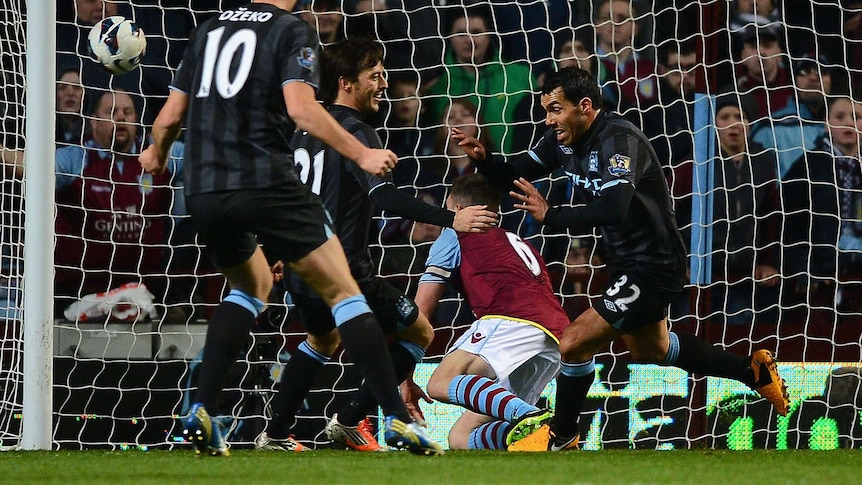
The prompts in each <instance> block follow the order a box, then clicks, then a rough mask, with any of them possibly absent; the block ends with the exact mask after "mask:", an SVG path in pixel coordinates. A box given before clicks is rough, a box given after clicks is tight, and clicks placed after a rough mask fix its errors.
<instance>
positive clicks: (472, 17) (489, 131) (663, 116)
mask: <svg viewBox="0 0 862 485" xmlns="http://www.w3.org/2000/svg"><path fill="white" fill-rule="evenodd" d="M242 3H244V2H240V1H235V0H225V1H222V2H221V4H222V5H221V8H222V9H229V8H234V7H237V6H239V5H241V4H242ZM57 5H58V12H57V20H58V23H57V51H58V56H57V126H56V130H55V131H56V143H57V148H58V157H57V180H58V182H61V181H62V182H63V183H58V184H57V201H58V208H59V210H58V219H57V231H58V239H57V245H58V255H62V256H63V257H64V259H63V260H62V261H58V263H57V264H58V265H59V266H58V275H66V274H67V273H70V272H71V273H74V276H75V277H74V278H71V277H70V278H68V279H67V278H65V277H64V278H61V279H60V280H58V282H59V283H58V288H57V292H58V296H60V297H62V300H61V301H63V302H64V304H65V303H66V302H67V301H69V300H74V299H76V298H80V297H81V296H83V295H85V294H88V293H92V292H98V291H106V290H108V289H110V288H114V287H116V286H118V285H120V284H122V283H125V282H128V281H138V280H141V279H143V281H146V282H147V283H149V286H152V288H153V290H154V292H155V293H157V298H158V299H159V300H160V301H162V302H163V303H165V304H166V305H168V307H171V306H172V305H174V304H178V303H179V302H182V301H186V302H190V301H191V296H190V295H189V293H191V292H193V291H196V290H195V288H194V284H193V282H194V273H195V272H196V271H197V272H198V273H200V272H201V270H202V269H203V268H206V267H207V265H208V262H207V260H206V256H205V255H201V254H199V251H198V250H197V247H196V246H195V244H194V232H193V231H192V230H191V228H190V227H188V224H187V223H186V220H185V219H184V218H183V217H182V215H183V212H184V208H183V206H182V197H181V196H179V194H180V193H181V192H180V191H181V190H182V187H181V185H180V184H181V182H180V179H179V178H178V177H176V174H175V173H174V174H173V175H171V174H169V175H168V177H167V178H165V180H158V181H154V180H147V181H145V180H144V179H143V178H142V177H141V175H142V174H141V173H140V169H139V168H140V167H139V165H135V164H136V159H137V155H138V154H139V153H140V149H141V147H142V146H143V145H145V144H146V143H147V140H146V128H147V126H148V125H150V124H151V123H152V120H153V118H154V116H155V114H156V113H157V112H158V110H159V108H160V107H161V105H162V104H163V102H164V99H165V97H166V95H167V86H168V84H169V82H170V79H171V75H172V73H173V71H174V70H175V69H176V67H177V64H178V62H179V59H180V58H181V55H182V52H183V48H184V46H185V42H186V39H187V38H188V34H189V32H190V31H191V30H192V29H193V28H194V26H195V25H198V24H200V22H201V21H202V20H203V19H205V18H207V17H209V16H211V15H213V14H215V13H216V11H215V10H212V9H211V8H210V6H209V2H203V1H200V2H199V1H197V0H168V1H158V2H156V1H154V0H142V1H136V0H132V1H129V2H126V1H122V2H119V1H104V0H61V1H58V2H57ZM297 11H298V15H300V16H301V17H302V18H303V20H305V21H306V22H308V23H309V24H311V25H312V26H313V27H314V28H315V29H316V30H317V31H318V33H319V36H320V39H321V43H322V45H323V47H324V48H325V47H326V45H327V44H331V43H333V42H336V41H338V40H340V39H343V38H345V37H350V36H372V37H375V38H377V39H379V40H381V41H382V42H383V43H384V45H385V47H386V52H387V54H386V66H387V69H388V76H389V84H390V87H389V89H388V92H387V97H388V100H389V103H388V107H387V109H382V110H381V112H380V113H379V115H378V119H376V120H372V121H373V124H374V125H375V126H378V127H379V132H380V134H381V138H382V139H383V141H384V143H385V144H386V146H387V147H389V148H390V149H392V150H393V151H395V152H396V153H397V154H398V155H399V157H400V158H399V159H400V162H399V165H398V166H397V167H396V169H395V171H394V181H395V183H396V185H398V186H402V187H412V188H413V189H415V191H416V193H417V195H418V196H420V197H421V198H423V199H424V200H426V201H429V202H431V203H434V204H436V205H443V203H444V200H445V198H446V196H447V190H448V187H450V186H451V183H452V181H453V180H454V179H455V178H457V177H458V176H460V175H463V174H465V173H472V172H473V171H474V169H475V167H474V166H473V165H472V162H471V160H470V159H469V158H467V157H466V156H465V155H464V153H463V151H462V150H460V149H459V148H458V147H457V146H454V145H453V144H452V142H451V139H450V138H449V136H448V133H449V130H450V128H452V127H457V128H459V129H461V130H462V131H464V132H465V133H467V134H470V135H475V136H477V137H478V138H480V139H481V140H482V141H483V143H484V144H485V146H487V147H491V148H492V151H494V152H495V153H498V154H502V155H509V154H514V153H519V152H523V151H525V150H528V149H529V148H530V146H531V145H532V143H533V141H535V140H536V139H537V138H538V137H540V136H541V134H542V133H543V131H544V127H543V125H542V122H543V120H544V114H543V112H542V109H541V105H540V104H539V101H538V100H539V89H540V87H541V83H542V80H543V78H544V76H545V75H546V74H547V73H548V72H550V71H552V70H554V69H557V68H560V67H564V66H569V65H577V66H579V67H581V68H582V69H585V70H588V71H589V72H591V73H593V74H594V75H595V77H596V80H597V82H598V83H599V84H600V85H601V87H602V93H603V98H604V107H605V109H608V110H613V111H616V112H619V113H621V114H622V115H623V116H625V117H627V118H628V119H630V120H631V121H632V122H634V123H635V125H636V126H638V127H640V128H641V129H642V130H643V131H644V132H645V134H647V136H649V137H650V139H651V141H652V142H653V146H654V149H655V150H656V153H657V154H658V155H659V159H660V160H663V161H665V163H666V167H665V168H666V174H667V179H668V183H669V186H670V188H671V193H672V195H673V198H674V203H675V208H676V212H677V222H678V225H679V226H680V228H681V229H682V230H683V234H684V236H685V238H686V242H689V241H690V236H691V228H692V215H693V207H692V205H693V203H694V202H695V199H694V198H693V193H692V178H693V174H694V160H695V156H696V150H697V149H698V148H701V149H702V147H695V145H694V142H693V140H694V135H695V131H696V130H697V129H698V128H699V127H697V126H696V125H695V120H694V117H695V106H696V103H695V96H696V93H699V92H700V93H704V92H706V93H709V94H713V95H716V97H715V98H714V103H713V104H712V106H711V110H710V111H711V113H712V122H711V124H712V126H714V128H715V150H714V153H711V154H710V156H711V157H712V165H711V166H712V169H713V180H714V187H715V188H714V190H713V191H712V192H711V193H712V195H713V204H712V207H713V212H712V214H710V215H709V216H708V217H709V219H710V220H712V221H714V223H713V224H712V240H711V247H712V252H711V256H712V258H711V262H712V281H713V283H711V284H709V285H708V287H709V288H710V289H711V290H712V291H711V293H710V299H711V305H710V307H709V309H708V310H707V314H708V315H709V316H710V317H711V318H713V319H717V320H719V321H723V322H725V323H727V324H751V323H775V322H778V321H780V320H781V319H782V318H799V317H800V314H799V313H798V311H801V310H800V309H803V308H804V309H807V310H806V311H807V312H808V313H807V314H805V315H802V318H808V319H810V320H811V321H812V322H818V321H823V322H825V321H831V322H834V321H835V319H836V318H841V317H842V316H846V315H850V316H856V317H859V316H860V315H862V284H860V283H858V281H859V280H860V277H862V165H860V163H862V162H860V132H862V93H860V92H859V88H858V86H862V1H860V0H834V1H832V2H828V1H827V2H818V3H816V4H812V3H811V2H809V1H807V0H805V1H800V0H783V1H782V0H774V1H772V0H736V1H734V2H729V3H728V4H727V5H724V4H722V3H721V2H718V3H715V4H711V5H709V6H702V5H699V4H698V3H696V2H684V1H680V0H653V1H646V0H644V1H640V2H639V1H634V2H629V1H627V0H597V1H594V2H570V1H565V0H545V1H520V2H515V1H500V0H495V1H490V2H487V1H486V2H470V1H464V2H452V1H439V0H438V1H434V2H428V1H418V0H359V1H350V2H341V1H335V0H305V1H300V2H299V3H298V5H297ZM108 15H124V16H126V17H128V18H132V19H134V20H135V21H136V22H137V23H138V25H139V26H141V28H142V29H143V30H144V31H145V33H146V34H147V41H148V46H147V52H146V55H145V57H144V59H143V64H142V67H141V68H140V69H137V70H135V71H133V72H132V73H129V74H125V75H121V76H110V75H107V74H106V73H105V72H103V71H101V70H100V69H99V68H98V66H97V65H96V64H95V63H94V62H92V61H91V60H90V59H89V58H88V53H87V45H86V39H87V33H88V31H89V29H90V28H91V26H92V25H93V24H95V23H96V22H98V21H99V20H100V19H101V18H103V17H104V16H108ZM711 23H712V24H711ZM711 25H712V27H710V26H711ZM705 29H711V32H712V33H709V35H706V34H707V33H708V32H707V31H706V30H705ZM701 34H704V35H701ZM4 65H6V64H5V63H4ZM4 72H5V71H4ZM7 77H9V75H8V74H7ZM7 81H8V80H7ZM10 85H11V86H16V85H17V86H19V87H20V85H21V83H17V84H16V83H14V82H12V83H10V82H7V83H6V86H10ZM108 93H111V94H113V96H105V94H108ZM118 93H119V94H118ZM13 94H14V93H13ZM7 99H15V96H14V95H12V96H7ZM8 109H12V107H11V105H10V106H9V107H7V110H8ZM20 119H21V116H20V114H19V116H7V117H4V121H3V126H2V140H0V144H2V145H3V147H4V152H3V153H4V158H3V161H4V164H5V165H6V170H5V176H6V178H5V182H6V184H7V188H8V189H9V190H8V191H4V194H6V196H5V198H4V200H3V205H4V207H3V209H4V214H5V213H6V211H7V210H8V211H9V212H10V213H12V214H19V212H20V211H19V210H16V208H15V207H16V206H15V205H10V204H16V203H17V204H20V198H17V199H16V198H15V197H10V196H9V194H15V193H16V191H17V193H20V187H19V186H18V185H17V184H20V179H21V177H22V176H23V173H22V167H20V166H19V165H15V161H14V158H15V157H14V156H13V155H12V151H13V150H16V149H21V148H23V140H22V138H21V134H22V127H23V124H20ZM117 127H124V128H122V129H119V128H117ZM106 130H107V132H106ZM122 137H125V139H126V140H125V141H126V142H127V143H126V142H124V143H118V140H117V138H122ZM71 147H78V148H77V149H76V150H78V151H74V152H70V149H71ZM82 149H83V150H82ZM72 153H74V154H77V156H79V157H81V158H83V157H88V158H87V160H90V163H77V164H73V165H72V166H71V167H70V164H69V163H64V161H66V162H68V157H69V156H70V154H72ZM80 153H84V154H85V155H83V156H82V155H80ZM179 155H181V153H179V154H178V156H179ZM100 160H104V161H106V164H105V165H104V166H103V167H102V168H101V169H99V168H97V167H98V165H97V162H98V161H100ZM129 167H132V168H131V169H130V168H129ZM70 170H71V171H70ZM129 170H132V171H131V172H130V171H129ZM178 170H179V168H178ZM63 177H65V178H63ZM144 178H145V177H144ZM94 181H95V182H94ZM145 182H146V184H150V185H146V186H145ZM136 183H139V184H140V187H139V186H137V185H135V184H136ZM10 184H11V185H10ZM99 184H102V185H103V186H107V187H114V188H117V187H120V188H123V187H125V189H126V190H119V191H115V192H114V193H115V194H116V195H115V196H114V198H113V199H112V198H111V197H109V196H108V197H98V196H96V197H87V193H88V192H87V190H86V189H87V188H89V187H92V186H94V185H99ZM538 186H539V187H540V188H541V190H542V191H544V192H545V193H546V194H547V196H548V198H549V200H551V201H552V204H554V203H566V202H576V201H572V200H571V197H572V193H571V190H570V189H569V181H568V179H567V177H566V174H564V173H556V174H554V175H552V176H551V177H550V178H548V179H545V180H543V181H541V182H540V183H539V185H538ZM154 187H155V190H154V189H153V188H154ZM108 190H110V189H108ZM123 194H124V195H123ZM117 197H123V198H124V199H123V200H122V201H119V200H118V199H117ZM16 200H17V202H16ZM507 204H508V205H507ZM503 212H504V217H503V220H502V224H503V225H504V227H505V228H507V229H510V230H513V231H516V232H518V233H519V234H520V235H521V236H522V237H524V238H525V239H526V240H528V241H530V242H531V243H533V244H535V245H536V246H537V248H538V249H539V250H540V251H541V252H542V254H543V256H544V257H545V259H546V260H547V261H548V262H549V266H550V269H551V273H552V274H553V275H554V276H555V277H556V278H557V280H558V281H557V282H556V285H555V288H556V289H557V291H558V293H559V294H561V296H563V297H564V302H565V303H566V306H567V310H568V311H569V312H570V313H571V314H572V315H575V314H577V313H578V312H579V310H581V309H583V307H584V306H585V305H587V304H588V300H587V295H588V294H589V293H590V289H591V287H593V286H595V287H596V288H602V287H603V285H602V284H601V283H600V281H601V279H602V278H603V275H602V271H601V269H600V267H601V261H602V255H601V254H598V253H597V252H596V251H594V250H593V241H594V236H593V235H591V234H570V235H569V234H552V233H549V232H548V231H547V230H543V229H542V227H541V225H540V224H538V223H537V222H536V221H533V220H532V219H531V218H530V217H529V216H528V215H525V213H522V212H521V211H516V210H513V209H512V207H511V201H508V202H504V204H503ZM68 214H74V215H75V217H77V218H79V219H80V220H82V221H86V220H93V219H94V218H96V219H97V218H98V216H99V215H101V216H108V218H109V219H110V218H112V220H113V224H114V225H113V226H111V227H110V228H109V229H108V230H106V231H102V232H101V233H98V232H95V226H94V227H89V226H88V225H87V223H84V222H76V221H77V219H76V221H72V220H70V219H69V217H71V216H68ZM118 214H119V215H120V216H122V217H120V219H123V218H125V219H124V220H127V221H132V222H129V224H133V225H135V227H139V228H140V229H139V232H138V233H136V234H133V235H126V236H123V237H125V239H118V237H119V236H120V231H117V230H116V229H117V228H118V227H120V225H121V224H123V222H122V221H121V220H119V219H117V217H119V216H118ZM15 217H18V216H15ZM378 219H379V225H380V230H379V232H378V233H377V235H376V237H377V238H378V241H377V242H378V244H373V245H372V246H373V248H375V252H376V254H375V256H376V257H377V258H378V260H379V261H380V271H381V273H382V274H384V275H402V276H403V275H408V276H407V277H406V278H405V277H401V279H400V280H399V281H400V284H403V285H404V286H405V288H407V289H408V291H409V290H415V284H413V285H412V288H411V279H410V278H411V276H412V277H418V275H419V274H420V273H421V272H422V269H423V265H424V252H425V251H427V249H428V247H429V244H428V243H429V242H430V241H433V240H434V239H435V238H436V236H437V234H438V232H439V229H435V228H434V227H431V226H427V225H424V224H414V223H412V222H411V221H403V220H399V219H397V218H392V217H389V216H387V214H385V213H383V214H380V217H379V218H378ZM18 222H20V221H18ZM8 225H12V226H15V225H17V224H16V223H15V221H5V220H4V227H5V226H8ZM88 231H89V232H88ZM20 237H21V236H20V234H19V233H17V232H14V231H7V232H4V239H5V240H4V254H3V255H4V260H3V263H4V264H3V270H2V271H3V272H4V273H6V275H4V276H7V277H8V276H14V275H15V274H17V272H18V271H20V268H17V269H16V268H15V267H14V266H15V261H16V255H19V253H20V248H21V239H20ZM64 241H65V242H70V243H71V244H72V246H74V247H67V246H68V245H66V244H65V242H64ZM82 241H89V242H94V244H81V243H82ZM99 242H102V243H104V242H110V243H111V244H113V245H114V246H115V247H117V248H120V249H123V250H124V251H131V253H129V254H126V253H123V254H124V255H123V257H122V258H116V257H115V256H116V254H117V253H116V251H113V252H112V251H111V250H104V248H102V249H99V247H100V245H99V244H98V243H99ZM141 243H143V245H141ZM109 246H110V245H109ZM134 247H137V250H135V249H134ZM16 248H17V249H16ZM82 261H83V262H84V263H83V264H80V265H78V264H76V263H77V262H82ZM106 268H109V269H110V270H109V271H107V272H105V271H104V270H105V269H106ZM596 268H599V269H596ZM99 269H101V270H103V271H102V272H99V271H96V270H99ZM166 275H174V276H172V277H171V278H165V276H166ZM179 275H186V276H187V277H186V278H185V279H184V278H180V277H179ZM170 281H174V282H177V281H179V282H184V284H180V285H177V284H176V283H174V284H173V287H172V286H171V283H170ZM197 291H199V290H197ZM689 304H690V301H689V298H688V297H686V298H684V299H681V300H680V302H679V304H678V305H675V306H678V308H677V309H676V311H675V312H674V313H673V315H677V316H679V315H685V314H690V313H691V312H692V311H693V310H691V309H690V307H689ZM811 308H815V309H816V308H822V309H825V310H826V311H822V312H812V311H810V309H811ZM779 309H784V310H783V311H779ZM59 310H61V308H59V306H58V311H59ZM794 310H797V312H796V313H794ZM438 312H440V313H439V314H438V315H437V317H436V318H435V319H432V320H436V321H452V320H458V319H459V318H460V319H463V320H464V321H467V320H471V318H470V317H469V312H468V311H466V310H465V309H464V308H463V306H462V305H454V308H450V307H447V305H445V304H444V305H441V308H440V310H439V311H438ZM445 312H448V314H446V315H444V314H443V313H445ZM189 316H190V315H189V314H187V313H186V314H183V315H182V317H183V318H188V317H189Z"/></svg>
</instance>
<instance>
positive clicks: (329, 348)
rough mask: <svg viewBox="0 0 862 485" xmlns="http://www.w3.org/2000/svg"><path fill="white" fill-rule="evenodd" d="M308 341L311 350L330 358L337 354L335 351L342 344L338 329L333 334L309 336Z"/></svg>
mask: <svg viewBox="0 0 862 485" xmlns="http://www.w3.org/2000/svg"><path fill="white" fill-rule="evenodd" d="M307 340H308V345H310V346H311V348H313V349H314V350H316V351H317V352H320V353H321V354H323V355H330V356H331V355H332V354H334V353H335V349H337V348H338V344H340V343H341V338H340V337H339V335H338V330H337V329H333V330H332V331H331V332H329V333H327V334H324V335H312V334H308V337H307Z"/></svg>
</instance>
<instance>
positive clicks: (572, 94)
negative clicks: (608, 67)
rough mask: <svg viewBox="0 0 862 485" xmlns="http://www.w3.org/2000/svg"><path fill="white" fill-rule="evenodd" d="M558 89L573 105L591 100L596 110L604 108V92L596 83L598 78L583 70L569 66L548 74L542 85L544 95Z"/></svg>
mask: <svg viewBox="0 0 862 485" xmlns="http://www.w3.org/2000/svg"><path fill="white" fill-rule="evenodd" d="M557 88H562V89H563V94H565V95H566V99H568V100H569V101H571V102H572V103H577V102H578V101H580V100H581V99H583V98H590V101H592V102H593V106H594V107H595V108H596V109H598V108H601V107H602V90H601V89H600V88H599V85H598V84H597V83H596V78H595V77H594V76H593V75H592V74H590V73H589V72H587V71H585V70H583V69H580V68H578V67H575V66H569V67H564V68H562V69H560V70H559V71H557V72H552V73H550V74H548V76H547V77H545V82H544V84H542V94H549V93H550V92H551V91H553V90H555V89H557Z"/></svg>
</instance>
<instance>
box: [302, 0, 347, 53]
mask: <svg viewBox="0 0 862 485" xmlns="http://www.w3.org/2000/svg"><path fill="white" fill-rule="evenodd" d="M294 11H299V12H300V13H299V18H301V19H302V20H303V21H304V22H305V23H307V24H308V25H310V26H311V27H312V28H314V30H316V31H317V36H318V37H319V38H320V44H321V45H322V46H324V47H326V45H328V44H334V43H336V42H338V41H341V40H344V13H343V12H342V10H341V2H339V1H338V0H301V1H299V2H297V3H296V6H295V7H294Z"/></svg>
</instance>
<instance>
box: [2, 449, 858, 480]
mask: <svg viewBox="0 0 862 485" xmlns="http://www.w3.org/2000/svg"><path fill="white" fill-rule="evenodd" d="M860 470H862V453H860V452H859V451H858V450H837V451H807V450H806V451H801V450H800V451H763V450H761V451H747V452H739V451H736V452H731V451H703V450H698V451H681V450H677V451H642V450H603V451H599V452H583V451H582V452H577V451H575V452H564V453H529V454H511V453H506V452H491V451H460V452H449V453H447V454H446V455H445V456H442V457H433V458H427V457H419V456H413V455H410V454H408V453H406V452H404V453H385V454H384V453H356V452H347V451H334V450H321V451H314V452H306V453H281V452H255V451H251V450H237V451H234V452H233V454H232V456H230V457H229V458H210V457H201V458H195V457H194V455H193V453H192V452H191V451H189V450H175V451H148V452H143V451H55V452H41V451H38V452H36V451H30V452H25V451H15V452H7V453H0V484H15V485H18V484H28V485H30V484H34V485H35V484H63V485H74V484H82V485H83V484H86V485H103V484H104V485H138V484H141V485H147V484H153V485H155V484H158V485H171V484H177V485H180V484H202V485H221V484H243V485H264V484H270V483H272V484H297V485H317V484H326V485H336V484H351V485H356V484H366V483H367V484H397V485H424V484H429V485H432V484H433V485H439V484H450V483H451V484H459V485H460V484H498V483H504V484H513V485H514V484H529V485H534V484H535V485H540V484H554V485H561V484H570V483H594V484H614V483H644V484H652V483H654V484H661V485H665V484H674V483H679V484H696V485H706V484H712V483H715V484H738V483H741V484H748V485H753V484H760V483H770V484H804V483H811V484H818V485H825V484H830V485H831V484H844V483H858V480H859V471H860Z"/></svg>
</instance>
